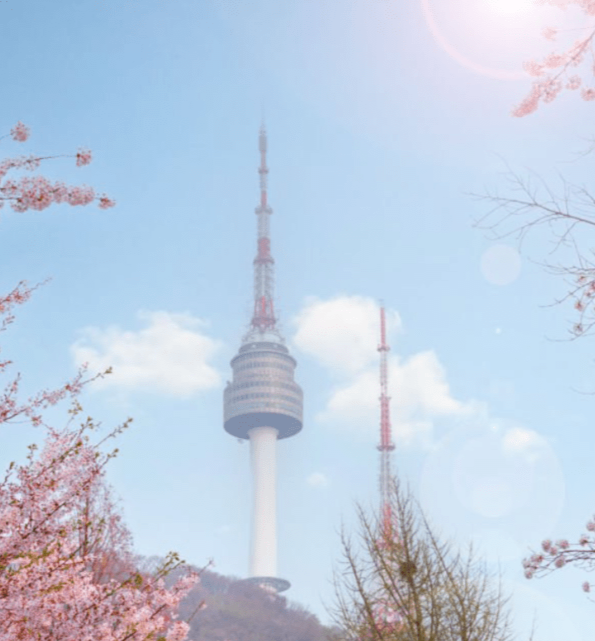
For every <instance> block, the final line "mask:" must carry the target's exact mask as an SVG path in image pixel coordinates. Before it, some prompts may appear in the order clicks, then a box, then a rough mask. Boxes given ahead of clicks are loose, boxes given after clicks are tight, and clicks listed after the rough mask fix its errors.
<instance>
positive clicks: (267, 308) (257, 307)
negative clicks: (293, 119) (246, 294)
mask: <svg viewBox="0 0 595 641" xmlns="http://www.w3.org/2000/svg"><path fill="white" fill-rule="evenodd" d="M258 149H259V151H260V166H259V167H258V175H259V179H260V181H259V182H260V203H259V205H258V207H256V209H255V213H256V215H257V217H258V238H257V245H256V258H255V259H254V263H253V264H254V313H253V315H252V321H251V329H252V331H254V330H256V331H258V332H260V333H264V332H266V331H267V330H269V331H272V332H274V333H276V327H275V323H276V318H275V307H274V301H273V295H274V291H273V290H274V278H275V273H274V268H275V261H274V259H273V257H272V255H271V238H270V233H269V216H270V215H271V214H272V213H273V210H272V209H271V208H270V207H269V203H268V191H267V178H268V173H269V168H268V167H267V134H266V129H265V126H264V121H263V123H262V124H261V126H260V132H259V135H258ZM251 340H252V337H251Z"/></svg>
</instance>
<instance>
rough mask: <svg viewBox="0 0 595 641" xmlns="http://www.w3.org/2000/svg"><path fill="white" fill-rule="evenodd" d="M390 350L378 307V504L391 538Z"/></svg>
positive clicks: (381, 310)
mask: <svg viewBox="0 0 595 641" xmlns="http://www.w3.org/2000/svg"><path fill="white" fill-rule="evenodd" d="M389 350H390V347H389V346H388V344H387V342H386V317H385V313H384V307H381V308H380V344H379V345H378V351H379V352H380V445H378V447H377V449H378V450H379V451H380V502H381V503H380V505H381V515H382V528H383V534H384V536H385V537H389V538H392V536H393V534H396V533H393V519H392V511H391V506H390V498H391V497H390V487H391V478H392V477H391V471H390V453H391V452H392V450H394V449H395V445H394V443H393V442H392V438H391V425H390V396H389V395H388V366H387V354H388V351H389Z"/></svg>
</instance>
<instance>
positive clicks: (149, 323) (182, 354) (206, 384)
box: [70, 311, 220, 398]
mask: <svg viewBox="0 0 595 641" xmlns="http://www.w3.org/2000/svg"><path fill="white" fill-rule="evenodd" d="M138 318H139V319H140V320H141V321H143V322H144V323H145V325H146V326H145V327H144V328H143V329H140V330H138V331H127V330H123V329H121V328H120V327H118V326H115V325H112V326H109V327H107V328H99V327H87V328H85V329H83V330H82V331H81V337H80V338H79V339H78V340H77V341H76V342H75V343H74V344H73V345H72V346H71V348H70V349H71V353H72V356H73V358H74V361H75V363H76V364H77V365H81V364H83V363H88V364H89V369H90V371H92V372H100V371H103V370H105V369H107V368H108V367H110V366H111V367H113V373H112V374H110V375H109V376H106V377H105V378H103V379H100V380H99V381H97V382H96V383H95V386H96V388H97V389H107V388H110V389H113V388H117V389H123V390H128V391H143V392H152V393H159V394H164V395H168V396H175V397H181V398H187V397H189V396H191V395H193V394H196V393H197V392H200V391H203V390H207V389H211V388H213V387H217V386H218V385H219V384H220V376H219V374H218V372H217V371H216V370H215V369H214V368H213V367H212V366H211V365H209V360H210V359H211V358H212V356H213V355H214V354H215V352H216V351H217V350H218V348H219V342H218V341H216V340H214V339H212V338H210V337H209V336H207V335H206V334H204V333H203V332H202V331H201V330H202V329H203V328H204V326H205V322H204V321H202V320H200V319H198V318H195V317H193V316H192V315H191V314H172V313H169V312H164V311H157V312H147V311H141V312H139V313H138Z"/></svg>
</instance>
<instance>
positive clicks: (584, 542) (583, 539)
mask: <svg viewBox="0 0 595 641" xmlns="http://www.w3.org/2000/svg"><path fill="white" fill-rule="evenodd" d="M578 542H579V543H580V544H581V545H587V544H588V543H589V537H588V536H587V535H586V534H581V538H580V539H579V540H578Z"/></svg>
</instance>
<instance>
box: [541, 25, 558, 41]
mask: <svg viewBox="0 0 595 641" xmlns="http://www.w3.org/2000/svg"><path fill="white" fill-rule="evenodd" d="M541 35H542V36H543V37H544V38H545V39H546V40H552V41H553V40H555V39H556V36H557V35H558V30H557V29H553V28H552V27H545V28H544V29H543V30H542V32H541Z"/></svg>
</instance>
